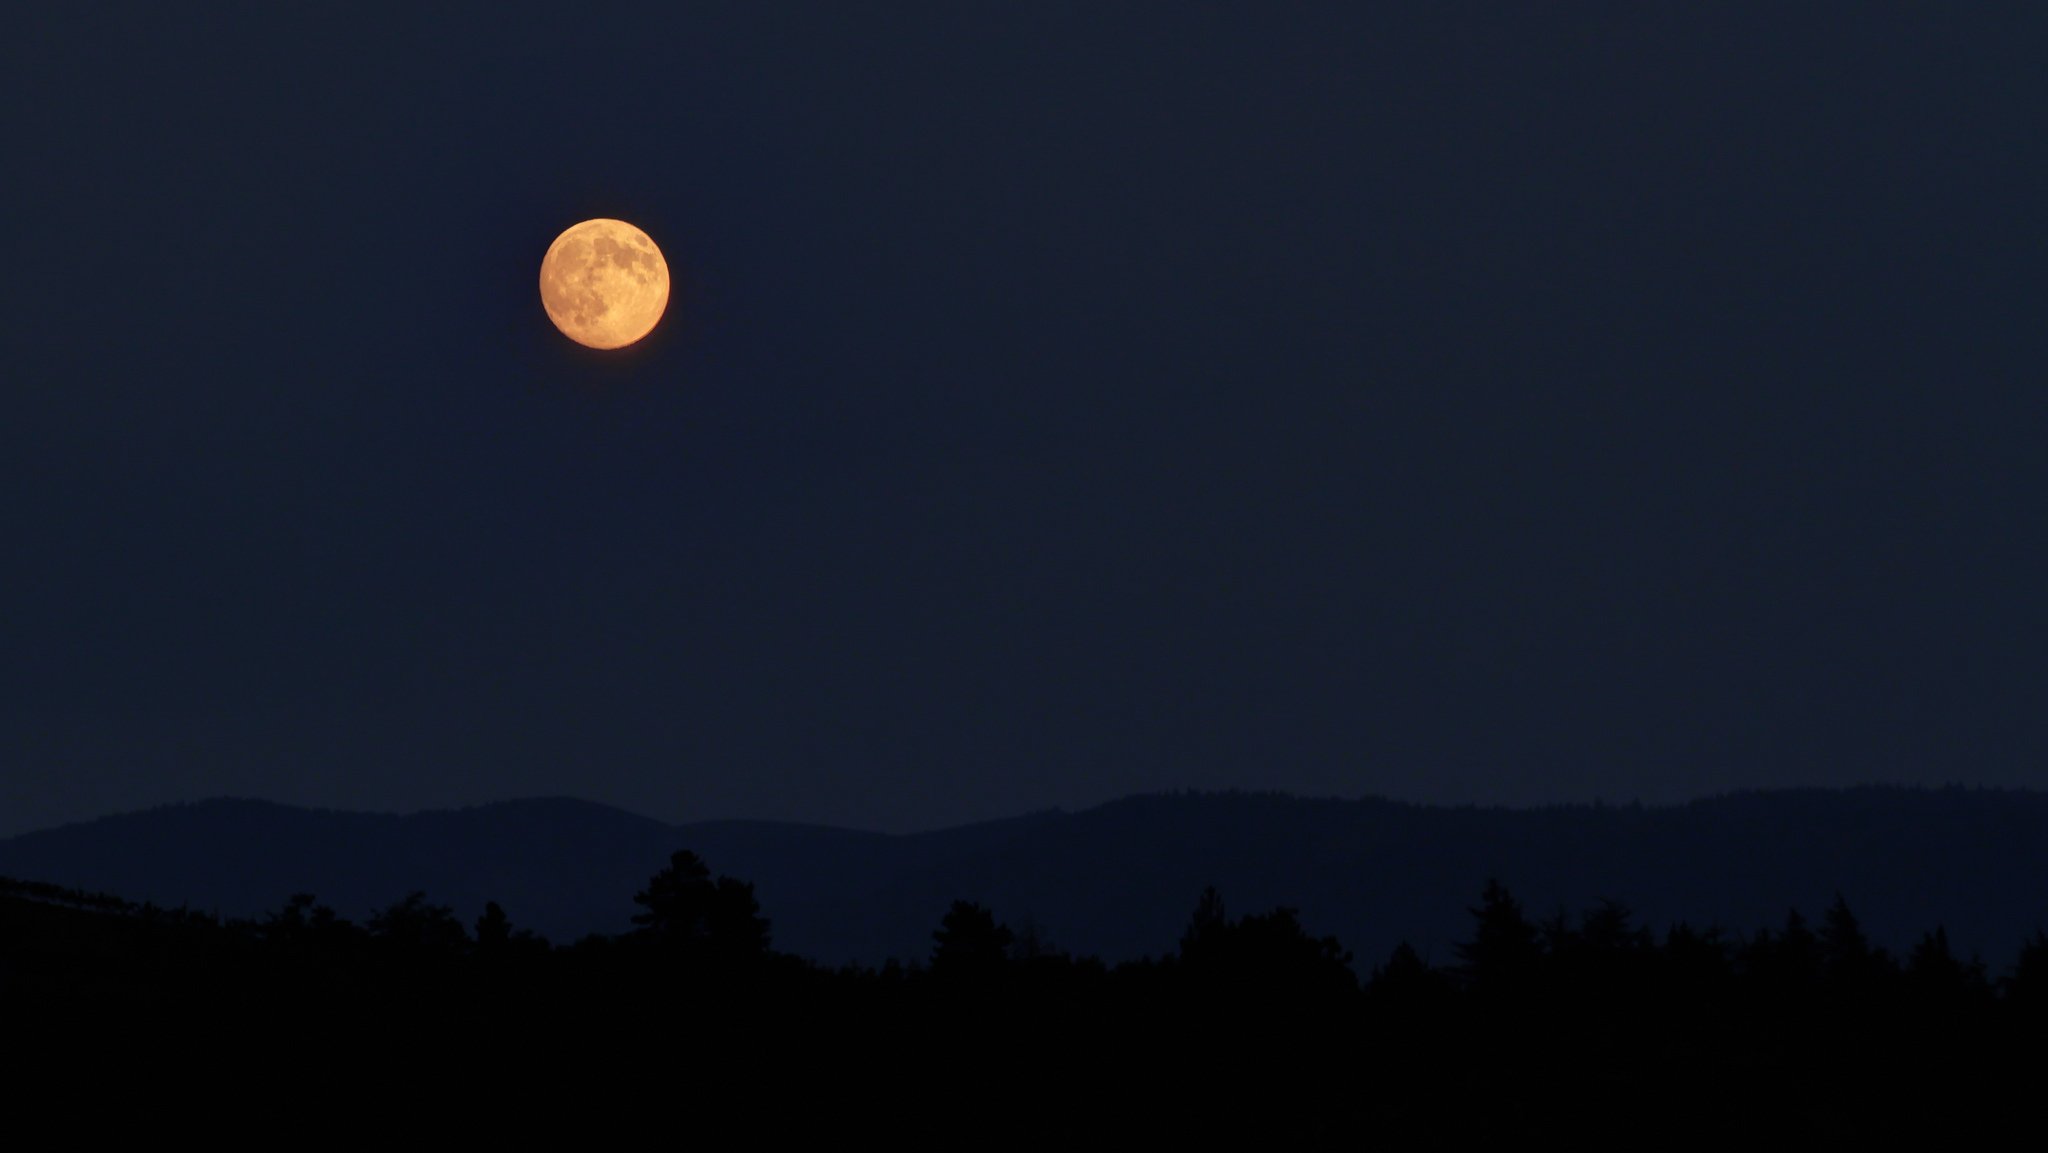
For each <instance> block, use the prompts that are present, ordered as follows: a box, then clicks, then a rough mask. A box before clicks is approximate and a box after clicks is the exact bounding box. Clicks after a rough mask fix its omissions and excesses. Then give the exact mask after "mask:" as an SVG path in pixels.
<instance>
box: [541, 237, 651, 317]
mask: <svg viewBox="0 0 2048 1153" xmlns="http://www.w3.org/2000/svg"><path fill="white" fill-rule="evenodd" d="M540 303H541V307H543V308H545V309H547V310H548V319H549V320H552V321H554V322H555V327H556V328H559V329H561V330H562V335H564V336H566V337H568V338H569V339H570V340H573V341H575V342H576V343H578V344H583V345H588V346H589V347H591V348H623V347H625V346H626V345H629V344H631V343H633V342H634V341H636V340H639V339H640V338H641V337H643V336H646V335H647V334H648V333H649V332H652V331H654V325H655V323H656V322H658V321H659V320H660V319H661V314H662V312H663V311H664V310H665V309H667V308H668V262H667V261H665V260H663V259H662V258H661V249H659V248H656V247H655V246H654V241H652V240H649V239H648V238H647V234H646V233H644V232H642V231H640V230H639V229H637V228H635V227H633V226H632V225H630V224H627V223H626V222H625V221H623V220H607V219H602V218H600V219H597V220H586V221H584V222H583V223H581V224H577V225H573V226H571V227H570V228H569V229H568V230H567V231H565V232H563V233H562V234H561V235H560V236H557V237H555V242H554V243H553V244H550V245H548V254H547V257H546V258H545V259H543V260H542V261H541V262H540Z"/></svg>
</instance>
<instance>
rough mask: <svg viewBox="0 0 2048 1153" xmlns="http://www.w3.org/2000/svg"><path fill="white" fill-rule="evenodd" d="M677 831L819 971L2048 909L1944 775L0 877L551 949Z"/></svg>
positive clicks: (261, 805)
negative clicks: (1926, 780) (1016, 941)
mask: <svg viewBox="0 0 2048 1153" xmlns="http://www.w3.org/2000/svg"><path fill="white" fill-rule="evenodd" d="M683 848H687V849H690V850H693V851H695V852H696V853H698V854H699V855H700V856H702V857H703V858H704V859H705V860H706V861H707V862H708V863H709V864H710V865H711V867H712V869H713V870H714V871H715V872H718V873H723V874H726V875H730V876H734V877H739V878H742V879H745V880H749V881H752V882H754V883H755V886H756V893H757V895H758V896H759V899H760V902H761V907H762V910H763V912H765V913H766V914H767V915H768V916H769V918H770V919H771V920H772V921H773V930H774V940H775V944H776V947H777V948H779V949H783V950H786V951H789V952H794V953H798V954H801V955H803V956H807V957H810V958H812V959H814V960H818V961H821V962H825V963H828V964H838V963H842V962H850V961H857V962H861V963H865V964H874V963H879V962H880V961H882V960H884V959H887V958H889V957H892V956H893V957H897V958H900V959H904V960H915V959H922V958H923V957H925V956H926V955H927V954H928V953H929V951H930V947H931V933H932V930H933V928H934V927H935V925H936V924H937V922H938V919H939V917H940V915H941V914H942V913H944V912H945V910H946V909H947V907H948V905H949V904H950V903H951V902H952V901H953V900H954V899H956V898H963V899H968V900H974V901H979V902H981V903H982V904H984V905H987V906H989V907H991V908H992V909H994V910H995V911H996V913H997V914H998V915H999V916H1000V917H1002V918H1004V919H1005V920H1007V921H1008V922H1009V923H1010V924H1012V925H1013V926H1019V927H1021V926H1023V925H1025V924H1029V925H1031V926H1033V927H1035V928H1036V929H1037V930H1038V932H1039V934H1040V935H1041V936H1042V938H1043V939H1045V940H1046V941H1049V942H1050V943H1051V944H1053V945H1055V946H1058V947H1061V948H1065V949H1068V950H1071V951H1073V952H1075V953H1081V954H1093V955H1097V956H1100V957H1102V958H1104V959H1106V960H1110V961H1116V960H1123V959H1128V958H1133V957H1138V956H1142V955H1147V954H1163V953H1165V952H1168V951H1170V950H1172V949H1173V948H1174V946H1175V943H1176V941H1177V940H1178V938H1179V936H1180V933H1181V931H1182V929H1183V928H1184V927H1185V926H1186V923H1187V917H1188V913H1189V911H1190V910H1191V909H1192V908H1193V906H1194V903H1195V900H1196V898H1197V896H1198V894H1200V892H1201V891H1202V888H1203V887H1204V886H1205V885H1210V884H1214V885H1215V886H1217V888H1219V889H1220V890H1221V891H1222V893H1223V895H1224V897H1225V899H1226V900H1227V901H1228V903H1229V906H1230V908H1231V910H1232V911H1233V912H1238V913H1247V912H1256V911H1262V910H1265V909H1269V908H1272V907H1274V906H1277V905H1288V906H1292V907H1294V908H1296V909H1298V910H1299V911H1300V913H1301V919H1302V922H1303V923H1304V924H1305V925H1307V926H1308V927H1310V928H1311V929H1313V930H1314V931H1315V932H1318V933H1333V934H1335V935H1336V936H1337V937H1339V938H1340V939H1341V940H1342V941H1343V943H1344V944H1345V945H1346V946H1347V947H1348V948H1350V949H1351V950H1352V951H1353V953H1354V954H1355V955H1356V957H1357V958H1358V961H1359V964H1360V966H1361V967H1363V968H1369V967H1371V966H1372V965H1374V964H1377V963H1378V962H1379V961H1381V960H1383V959H1385V958H1386V956H1387V955H1388V953H1389V952H1390V951H1391V950H1392V949H1393V948H1394V946H1395V945H1397V944H1398V943H1400V942H1402V941H1404V940H1405V941H1408V942H1410V943H1412V944H1414V945H1415V947H1416V948H1417V949H1418V950H1420V951H1421V952H1422V953H1423V954H1424V956H1425V957H1427V958H1430V959H1432V960H1434V961H1436V962H1438V963H1448V962H1449V961H1451V960H1452V956H1453V955H1452V946H1453V944H1454V943H1455V942H1457V941H1459V940H1462V939H1464V937H1465V936H1466V935H1467V932H1468V926H1469V918H1468V916H1467V913H1466V908H1467V906H1469V905H1471V904H1473V903H1474V901H1475V899H1476V897H1477V894H1478V893H1479V891H1480V890H1481V888H1482V887H1483V886H1484V885H1485V883H1486V881H1487V879H1488V878H1490V877H1498V878H1499V879H1500V880H1502V881H1503V882H1504V883H1506V884H1507V885H1508V887H1509V888H1510V889H1511V890H1512V891H1513V892H1514V893H1515V895H1516V896H1517V897H1519V898H1520V899H1521V900H1522V903H1523V905H1524V907H1526V908H1527V909H1529V910H1530V912H1531V915H1532V916H1536V917H1539V918H1540V917H1543V916H1547V915H1548V914H1550V913H1551V912H1554V911H1556V910H1558V909H1560V908H1565V909H1570V910H1572V911H1574V912H1576V911H1579V910H1582V909H1584V908H1586V907H1588V906H1590V905H1592V904H1593V903H1595V902H1596V901H1598V900H1602V899H1613V900H1618V901H1621V902H1624V903H1625V904H1627V905H1628V906H1629V907H1630V908H1632V909H1634V910H1635V911H1636V913H1637V914H1638V916H1639V918H1641V920H1642V921H1643V922H1645V923H1647V924H1649V925H1652V926H1655V927H1657V928H1659V929H1661V928H1663V927H1664V926H1666V925H1668V924H1670V923H1671V922H1673V921H1675V920H1681V919H1682V920H1685V921H1688V922H1689V923H1691V924H1692V925H1694V926H1695V927H1704V926H1707V925H1715V924H1718V925H1721V926H1724V927H1726V928H1729V929H1731V930H1736V931H1740V932H1748V931H1751V930H1754V929H1757V928H1761V927H1766V926H1770V927H1776V926H1778V925H1780V924H1782V923H1783V921H1784V919H1785V916H1786V913H1787V911H1788V910H1790V909H1792V908H1795V907H1796V908H1798V909H1800V910H1802V911H1803V912H1805V913H1807V914H1808V915H1809V916H1811V915H1814V914H1817V913H1819V912H1820V911H1821V910H1822V909H1824V908H1825V907H1826V906H1827V905H1828V904H1830V903H1831V902H1832V901H1833V900H1834V898H1835V896H1836V895H1837V894H1838V893H1839V894H1841V895H1842V896H1844V897H1846V898H1847V899H1848V901H1849V902H1850V904H1851V905H1852V906H1853V907H1854V909H1855V910H1856V912H1857V914H1858V916H1859V917H1860V918H1861V919H1862V920H1863V923H1864V925H1865V927H1866V929H1867V930H1868V931H1869V933H1870V935H1871V937H1872V939H1873V940H1874V941H1875V942H1877V943H1879V944H1882V945H1885V946H1888V947H1890V948H1892V949H1894V950H1900V949H1904V948H1906V947H1909V946H1910V945H1911V944H1912V943H1913V942H1914V941H1915V940H1917V939H1918V936H1919V934H1920V933H1921V932H1922V931H1923V930H1927V929H1932V928H1933V927H1935V926H1936V925H1937V924H1940V925H1945V926H1946V927H1947V930H1948V933H1949V936H1950V939H1951V940H1953V941H1955V942H1956V944H1957V946H1958V947H1959V948H1960V949H1963V950H1965V951H1967V950H1971V949H1975V950H1978V951H1980V952H1981V953H1982V954H1983V955H1984V957H1985V959H1986V960H1988V961H1990V962H1991V963H1992V964H1993V965H1994V966H1996V965H2002V964H2004V963H2007V962H2008V961H2009V960H2010V959H2011V958H2012V957H2013V956H2014V955H2015V954H2016V953H2017V951H2018V948H2019V945H2020V942H2021V941H2022V940H2023V939H2024V938H2025V937H2027V936H2028V935H2030V934H2031V933H2033V932H2034V931H2035V930H2037V929H2040V928H2044V927H2048V795H2043V794H2038V793H2031V792H2012V791H1980V790H1966V789H1942V790H1920V789H1904V788H1875V787H1873V788H1861V789H1852V790H1846V791H1824V790H1799V791H1785V792H1768V793H1743V794H1735V795H1730V796H1724V797H1719V798H1714V799H1709V800H1701V801H1695V802H1691V803H1689V804H1684V805H1677V806H1671V807H1660V808H1640V807H1634V806H1629V807H1612V806H1562V807H1554V808H1545V809H1524V810H1511V809H1477V808H1439V807H1429V806H1420V805H1410V804H1404V803H1399V802H1394V801H1387V800H1352V801H1340V800H1311V799H1302V798H1294V797H1286V796H1280V795H1271V794H1245V793H1226V794H1185V795H1157V796H1141V797H1131V798H1128V799H1125V800H1121V801H1117V802H1113V803H1110V804H1107V805H1103V806H1100V807H1098V808H1094V809H1090V810H1086V811H1083V812H1078V813H1062V812H1048V813H1041V814H1036V815H1032V816H1026V817H1020V818H1016V819H1012V820H1005V821H996V822H989V823H984V824H975V825H966V826H961V827H957V828H951V829H944V830H939V831H935V832H928V833H917V834H909V835H885V834H879V833H865V832H856V831H851V830H846V829H836V828H828V827H821V826H810V825H795V824H782V823H775V822H761V821H715V822H705V823H697V824H688V825H680V826H672V825H666V824H663V823H661V822H659V821H654V820H651V819H648V818H645V817H639V816H635V815H633V814H630V813H626V812H623V811H621V810H618V809H612V808H608V807H606V806H603V805H598V804H593V803H590V802H586V801H577V800H570V799H561V798H552V799H535V800H521V801H508V802H503V803H499V804H492V805H483V806H479V807H475V808H469V809H461V810H450V811H437V812H424V813H417V814H413V815H408V816H395V815H387V814H369V813H346V812H330V811H319V810H308V809H298V808H292V807H288V806H284V805H277V804H271V803H268V802H261V801H249V800H212V801H204V802H198V803H193V804H185V805H174V806H168V807H164V808H158V809H152V810H148V811H144V812H137V813H129V814H124V815H120V816H114V817H107V818H103V819H100V820H96V821H91V822H86V823H82V824H76V825H68V826H64V827H62V828H56V829H48V830H43V831H40V832H35V833H28V834H24V835H21V836H17V837H14V838H11V839H8V840H5V841H0V875H4V876H10V877H16V878H22V879H31V880H39V881H47V882H52V883H55V884H59V885H64V886H68V887H73V888H79V889H86V890H93V891H100V892H110V893H116V894H119V895H121V896H123V897H126V898H129V899H131V900H135V901H150V902H154V903H156V904H159V905H165V906H173V907H175V906H180V905H185V906H190V907H192V908H194V909H198V910H202V911H211V912H217V913H219V914H221V915H222V916H229V917H251V916H257V915H260V914H262V913H264V912H267V911H270V910H274V909H276V908H278V907H280V906H282V905H283V904H284V903H285V901H286V900H287V899H288V898H289V896H290V895H291V894H293V893H297V892H311V893H314V894H316V895H318V896H319V898H320V899H321V900H322V901H323V902H325V903H327V904H330V905H332V906H334V907H335V908H336V909H337V910H338V911H339V912H341V913H342V915H344V916H346V917H349V918H351V919H357V920H360V919H363V918H365V917H367V916H368V915H369V913H370V912H372V911H373V910H375V909H378V908H382V907H385V906H387V905H390V904H392V903H394V902H397V901H399V900H401V899H402V898H403V897H404V896H405V895H406V894H408V893H410V892H413V891H415V890H421V891H424V892H426V893H427V894H428V896H429V897H430V898H432V899H433V900H434V901H435V902H437V903H441V904H447V905H450V906H452V907H453V908H454V909H455V910H456V912H457V913H458V914H460V915H461V916H462V917H464V919H465V920H471V919H474V918H475V916H476V915H477V914H478V913H479V912H480V911H481V909H482V908H483V905H484V903H485V902H486V901H490V900H495V901H497V902H498V903H499V904H501V905H502V906H503V907H504V908H505V909H506V911H507V912H509V913H510V914H511V916H512V919H513V921H514V922H515V924H518V925H520V926H523V927H526V928H531V929H533V930H535V931H537V932H540V933H541V934H543V935H544V936H547V937H549V938H551V939H553V940H555V941H556V942H558V943H563V942H567V941H570V940H573V939H576V938H578V937H581V936H583V935H585V934H589V933H616V932H621V931H624V930H625V929H627V928H629V927H630V916H631V914H632V913H633V912H634V906H633V903H632V896H633V894H634V892H636V891H637V890H638V889H640V888H641V887H642V886H643V885H644V883H645V881H646V880H647V878H648V877H649V876H650V875H651V874H652V873H654V872H655V871H656V870H657V869H659V868H661V867H662V865H663V864H664V863H665V862H666V861H667V859H668V856H669V854H670V853H671V852H673V851H675V850H677V849H683Z"/></svg>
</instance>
